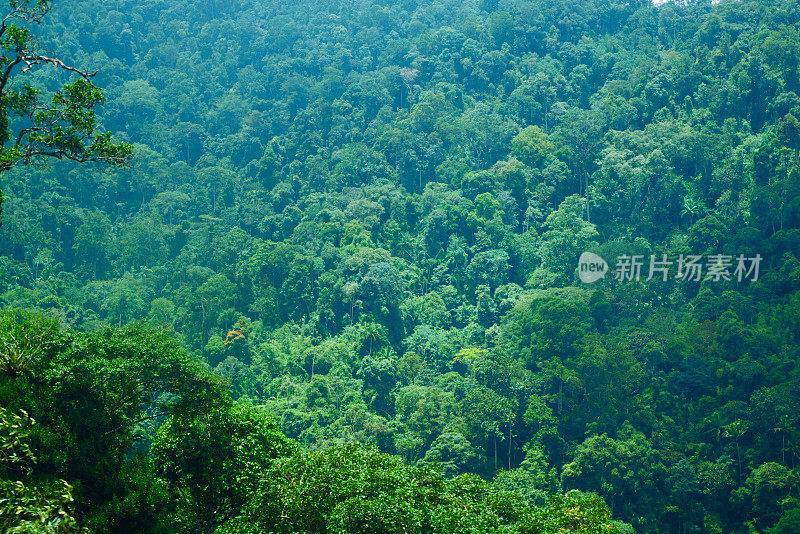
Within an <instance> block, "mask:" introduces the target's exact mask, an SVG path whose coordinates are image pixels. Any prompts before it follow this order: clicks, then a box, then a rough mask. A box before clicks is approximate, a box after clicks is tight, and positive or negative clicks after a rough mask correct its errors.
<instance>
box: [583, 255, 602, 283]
mask: <svg viewBox="0 0 800 534" xmlns="http://www.w3.org/2000/svg"><path fill="white" fill-rule="evenodd" d="M607 272H608V264H607V263H606V260H604V259H603V258H601V257H600V256H598V255H597V254H593V253H591V252H584V253H583V254H581V257H580V259H578V278H580V279H581V282H583V283H584V284H591V283H592V282H597V281H598V280H600V279H601V278H604V277H605V276H606V273H607Z"/></svg>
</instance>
